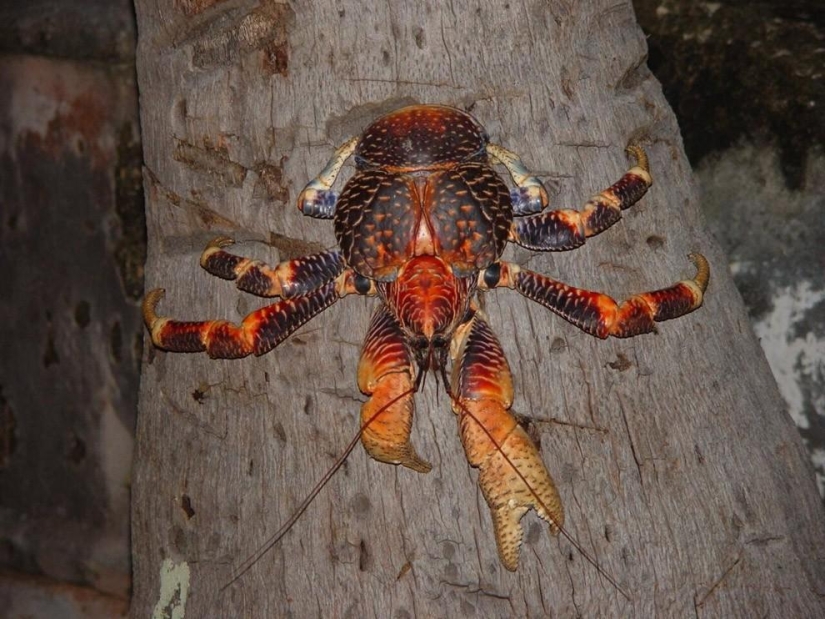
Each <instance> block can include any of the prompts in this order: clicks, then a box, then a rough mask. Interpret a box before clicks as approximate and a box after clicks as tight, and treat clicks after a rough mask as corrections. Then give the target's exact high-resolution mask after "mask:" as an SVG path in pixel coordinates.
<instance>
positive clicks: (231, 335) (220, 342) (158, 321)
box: [143, 270, 374, 359]
mask: <svg viewBox="0 0 825 619" xmlns="http://www.w3.org/2000/svg"><path fill="white" fill-rule="evenodd" d="M164 292H165V291H164V290H163V289H162V288H156V289H155V290H151V291H150V292H148V293H147V294H146V297H145V298H144V299H143V320H144V321H145V322H146V327H147V328H148V329H149V332H150V333H151V335H152V343H153V344H154V345H155V346H157V347H158V348H160V349H162V350H168V351H170V352H204V351H205V352H206V353H207V354H208V355H209V356H210V357H212V358H213V359H239V358H240V357H246V356H247V355H251V354H254V355H263V354H264V353H267V352H269V351H270V350H272V349H273V348H275V347H276V346H277V345H278V344H280V343H281V342H283V341H284V340H285V339H286V338H287V337H289V335H290V334H292V333H293V332H294V331H295V330H296V329H298V327H300V326H301V325H303V324H304V323H306V322H307V321H309V320H310V319H312V318H314V317H315V316H317V315H318V314H320V313H321V312H323V311H324V310H325V309H327V308H328V307H330V306H331V305H332V304H333V303H335V302H336V301H338V299H340V298H342V297H344V296H346V295H348V294H353V293H356V294H374V288H372V287H369V288H365V287H364V286H363V282H360V281H359V278H358V277H357V276H356V275H355V274H354V273H353V272H352V271H351V270H346V271H344V272H343V273H342V274H341V275H339V276H338V277H337V278H336V279H335V280H334V281H331V282H327V283H326V284H324V285H323V286H321V287H320V288H317V289H316V290H313V291H312V292H310V293H309V294H306V295H304V296H301V297H295V298H292V299H282V300H281V301H278V302H277V303H273V304H272V305H268V306H266V307H263V308H261V309H259V310H256V311H254V312H252V313H250V314H248V315H247V316H246V317H245V318H244V319H243V320H242V321H241V324H240V325H235V324H232V323H231V322H229V321H227V320H206V321H199V322H183V321H178V320H172V319H171V318H166V317H163V316H159V315H158V314H157V312H156V307H157V304H158V302H159V301H160V300H161V298H163V295H164Z"/></svg>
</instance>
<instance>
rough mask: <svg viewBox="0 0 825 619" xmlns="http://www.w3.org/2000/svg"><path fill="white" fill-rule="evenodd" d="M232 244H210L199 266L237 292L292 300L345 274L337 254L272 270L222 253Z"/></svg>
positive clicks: (299, 260)
mask: <svg viewBox="0 0 825 619" xmlns="http://www.w3.org/2000/svg"><path fill="white" fill-rule="evenodd" d="M234 243H235V241H234V240H232V239H230V238H229V237H225V236H219V237H218V238H216V239H214V240H213V241H211V242H210V243H209V245H207V246H206V249H205V250H203V254H201V266H202V267H203V268H204V269H206V270H207V271H208V272H209V273H211V274H212V275H215V276H216V277H220V278H221V279H229V280H235V281H236V286H237V287H238V289H239V290H243V291H244V292H249V293H251V294H254V295H257V296H259V297H283V298H285V299H291V298H293V297H298V296H301V295H305V294H307V293H308V292H311V291H312V290H316V289H317V288H319V287H320V286H322V285H323V284H326V283H327V282H330V281H332V280H333V279H335V278H336V277H337V276H339V275H340V274H341V273H342V272H343V271H344V259H343V258H342V257H341V252H339V251H325V252H321V253H319V254H312V255H310V256H302V257H301V258H296V259H295V260H288V261H286V262H281V263H280V264H278V265H276V266H275V267H271V266H269V265H268V264H265V263H263V262H260V261H258V260H250V259H249V258H244V257H242V256H236V255H235V254H230V253H229V252H227V251H224V249H223V248H224V247H228V246H230V245H233V244H234Z"/></svg>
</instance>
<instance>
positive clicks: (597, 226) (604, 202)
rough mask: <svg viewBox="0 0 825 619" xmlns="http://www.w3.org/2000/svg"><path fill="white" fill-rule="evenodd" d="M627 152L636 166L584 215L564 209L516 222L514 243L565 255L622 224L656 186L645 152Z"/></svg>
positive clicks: (512, 233)
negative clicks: (626, 212)
mask: <svg viewBox="0 0 825 619" xmlns="http://www.w3.org/2000/svg"><path fill="white" fill-rule="evenodd" d="M627 152H628V153H629V154H630V155H632V156H633V157H634V158H635V159H636V165H635V166H634V167H632V168H631V169H630V170H628V171H627V172H626V173H625V174H624V176H622V178H620V179H619V180H618V181H617V182H615V183H613V185H611V186H610V187H608V188H607V189H605V190H604V191H602V192H601V193H599V194H598V195H596V196H593V197H592V198H590V200H588V202H587V203H586V204H585V205H584V208H583V209H582V210H581V211H576V210H572V209H561V210H556V211H549V212H547V213H540V214H538V215H532V216H530V217H522V218H519V219H515V220H513V223H512V224H511V227H510V240H511V241H513V242H514V243H518V244H519V245H521V246H522V247H526V248H527V249H532V250H533V251H565V250H568V249H575V248H576V247H579V246H580V245H582V244H583V243H584V242H585V240H586V239H587V237H589V236H594V235H596V234H599V233H600V232H603V231H604V230H607V228H609V227H610V226H612V225H613V224H615V223H616V222H617V221H619V220H620V219H621V218H622V211H623V210H625V209H627V208H630V207H631V206H633V205H634V204H636V202H638V201H639V200H640V199H641V198H642V196H643V195H645V193H646V192H647V190H648V188H649V187H650V186H651V184H652V183H653V180H652V179H651V177H650V170H649V167H648V161H647V155H646V154H645V151H644V150H642V148H641V147H639V146H628V148H627Z"/></svg>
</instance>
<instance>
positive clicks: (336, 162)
mask: <svg viewBox="0 0 825 619" xmlns="http://www.w3.org/2000/svg"><path fill="white" fill-rule="evenodd" d="M358 139H359V138H351V139H350V140H348V141H347V142H345V143H344V144H342V145H341V146H339V147H338V148H337V149H336V150H335V152H334V153H333V155H332V157H330V160H329V161H328V162H327V165H326V167H325V168H324V169H323V170H321V173H320V174H319V175H318V176H316V177H315V178H314V179H312V180H311V181H310V182H309V183H307V186H306V187H304V190H303V191H302V192H301V195H299V196H298V210H299V211H301V212H302V213H303V214H304V215H307V216H309V217H315V218H317V219H332V216H333V215H334V214H335V203H336V202H337V200H338V194H337V193H336V192H334V191H332V184H333V183H334V182H335V179H336V178H338V173H339V172H340V171H341V167H342V166H343V165H344V162H345V161H346V160H347V159H349V157H350V155H352V153H353V152H354V151H355V147H356V146H357V145H358Z"/></svg>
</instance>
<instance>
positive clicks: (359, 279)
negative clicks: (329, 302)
mask: <svg viewBox="0 0 825 619" xmlns="http://www.w3.org/2000/svg"><path fill="white" fill-rule="evenodd" d="M352 283H353V285H354V286H355V290H356V292H358V294H367V293H368V292H369V291H370V280H369V278H367V277H364V276H363V275H356V276H355V277H354V278H353V280H352Z"/></svg>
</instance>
